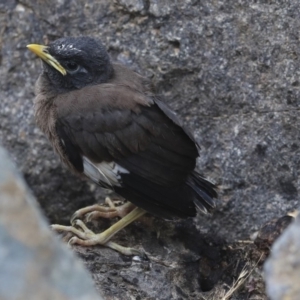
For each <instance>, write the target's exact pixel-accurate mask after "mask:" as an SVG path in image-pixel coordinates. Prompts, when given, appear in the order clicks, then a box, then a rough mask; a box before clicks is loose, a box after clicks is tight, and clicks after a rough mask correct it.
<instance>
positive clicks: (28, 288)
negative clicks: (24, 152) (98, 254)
mask: <svg viewBox="0 0 300 300" xmlns="http://www.w3.org/2000/svg"><path fill="white" fill-rule="evenodd" d="M0 245H1V247H0V299H1V300H14V299H32V300H47V299H49V300H50V299H58V300H60V299H61V300H62V299H64V300H67V299H70V300H71V299H72V300H75V299H78V300H92V299H95V300H96V299H98V300H100V299H102V298H101V297H100V295H99V293H98V292H96V290H95V287H94V284H93V282H92V280H91V277H90V275H89V274H87V271H86V270H85V269H84V267H83V265H82V264H81V263H80V262H79V261H78V259H77V258H76V257H75V255H74V254H73V253H72V252H71V251H70V250H69V249H67V248H66V246H62V245H61V242H60V241H59V240H58V239H57V238H55V237H54V234H53V233H52V232H51V231H50V228H49V225H48V223H47V222H46V221H45V220H44V218H43V217H42V215H41V212H40V209H39V207H38V205H37V203H36V200H35V199H34V197H33V196H32V194H31V192H30V191H29V190H28V188H27V186H26V184H25V183H24V181H23V179H22V178H21V177H20V175H19V173H18V172H17V171H16V169H15V166H14V165H13V164H12V162H11V161H10V159H9V157H8V154H7V153H6V152H5V151H4V150H3V148H1V147H0Z"/></svg>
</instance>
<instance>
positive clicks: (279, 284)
mask: <svg viewBox="0 0 300 300" xmlns="http://www.w3.org/2000/svg"><path fill="white" fill-rule="evenodd" d="M299 230H300V218H299V217H298V218H297V219H296V221H295V222H294V223H293V224H292V225H291V226H289V227H288V229H287V230H286V231H285V232H284V233H283V234H282V236H281V237H280V238H279V239H278V240H277V241H276V242H275V244H274V245H273V247H272V252H271V256H270V258H269V259H268V261H267V262H266V264H265V268H264V269H265V278H266V286H267V293H268V296H269V297H270V299H271V300H281V299H290V300H297V299H300V286H299V277H300V267H299V266H300V240H299Z"/></svg>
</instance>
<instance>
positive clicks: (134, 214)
mask: <svg viewBox="0 0 300 300" xmlns="http://www.w3.org/2000/svg"><path fill="white" fill-rule="evenodd" d="M145 213H146V211H145V210H143V209H141V208H138V207H136V208H135V209H134V210H132V211H131V212H130V213H129V214H127V215H126V216H125V217H123V218H122V219H121V220H119V221H118V222H117V223H115V224H114V225H112V226H111V227H110V228H108V229H106V230H105V231H103V232H102V233H99V234H96V233H94V232H93V231H91V230H90V229H88V228H87V227H86V225H85V224H84V223H83V222H82V221H81V220H78V219H77V220H75V221H74V222H73V226H62V225H52V228H53V229H54V230H57V231H64V232H71V233H72V234H74V235H75V236H74V237H72V238H71V239H70V240H69V243H70V244H79V245H82V246H93V245H103V246H106V247H109V248H112V249H114V250H117V251H119V252H120V253H122V254H125V255H141V254H142V253H140V252H139V251H138V250H135V249H132V248H125V247H122V246H120V245H118V244H116V243H114V242H111V241H110V239H111V238H112V237H113V236H114V235H115V234H116V233H118V232H119V231H120V230H122V229H123V228H125V227H126V226H127V225H129V224H130V223H132V222H133V221H135V220H137V219H138V218H140V217H141V216H142V215H144V214H145ZM74 226H76V227H78V228H79V229H78V228H76V227H74ZM142 255H143V254H142Z"/></svg>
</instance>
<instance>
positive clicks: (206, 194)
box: [186, 171, 218, 213]
mask: <svg viewBox="0 0 300 300" xmlns="http://www.w3.org/2000/svg"><path fill="white" fill-rule="evenodd" d="M186 183H187V185H188V186H190V187H191V188H192V190H193V191H194V194H195V199H194V203H195V205H196V207H197V208H198V209H199V210H200V211H202V212H204V213H207V212H209V211H211V210H212V209H213V208H215V206H216V205H215V202H214V198H217V196H218V194H217V192H216V186H215V185H214V184H213V183H212V182H210V181H208V180H207V179H205V178H204V177H203V176H201V175H200V174H199V173H197V172H195V171H194V172H193V173H192V174H191V175H190V176H189V178H188V180H187V182H186Z"/></svg>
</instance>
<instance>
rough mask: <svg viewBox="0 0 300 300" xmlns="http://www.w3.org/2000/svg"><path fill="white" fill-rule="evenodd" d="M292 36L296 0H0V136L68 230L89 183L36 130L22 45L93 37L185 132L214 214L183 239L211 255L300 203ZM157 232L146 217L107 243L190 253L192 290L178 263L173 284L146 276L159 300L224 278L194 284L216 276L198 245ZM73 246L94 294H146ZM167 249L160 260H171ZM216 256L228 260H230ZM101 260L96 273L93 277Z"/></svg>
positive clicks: (164, 271) (297, 24)
mask: <svg viewBox="0 0 300 300" xmlns="http://www.w3.org/2000/svg"><path fill="white" fill-rule="evenodd" d="M299 29H300V3H299V1H296V0H291V1H285V2H284V1H260V0H258V1H232V0H228V1H224V0H217V1H211V0H203V1H197V0H186V1H171V0H170V1H167V0H164V1H156V0H149V1H139V0H136V1H135V0H131V1H123V0H119V1H114V2H112V1H105V0H101V1H86V0H74V1H72V2H70V1H55V2H53V1H50V0H44V1H31V0H22V1H8V0H5V1H1V4H0V33H1V34H0V47H1V59H0V63H1V68H0V82H1V89H0V99H1V101H0V120H1V122H0V140H1V141H2V143H3V145H4V146H5V147H6V148H7V149H8V150H9V152H10V153H11V155H12V157H13V158H14V160H15V162H16V164H17V166H18V168H19V169H20V170H21V172H22V173H23V174H24V177H25V179H26V181H27V183H28V185H29V186H30V187H31V188H32V191H33V193H34V195H35V196H36V198H37V200H38V201H39V203H40V204H41V207H42V209H43V210H44V212H45V214H46V215H47V217H48V218H49V220H50V221H51V222H55V223H64V224H67V223H68V222H69V218H70V217H71V215H72V214H73V212H74V211H75V210H76V209H79V208H81V207H83V206H85V205H88V204H92V203H94V202H95V201H102V199H103V195H102V194H101V192H100V190H99V189H96V188H95V186H94V185H93V184H91V183H89V182H83V181H81V180H79V179H77V178H75V177H74V176H72V175H71V174H70V172H69V171H67V170H66V169H65V168H64V167H62V166H61V164H60V162H59V160H58V159H57V156H56V155H55V154H54V153H53V150H52V148H51V147H50V145H49V143H48V141H46V139H45V137H44V136H43V135H42V134H41V132H40V131H39V130H38V129H37V128H36V126H35V123H34V119H33V107H32V99H33V97H34V95H33V86H34V83H35V81H36V79H37V76H38V73H39V72H40V70H41V66H40V61H39V60H38V59H36V58H35V57H34V55H32V54H31V53H29V51H27V50H26V45H27V44H29V43H42V42H47V41H49V40H53V39H56V38H58V37H61V36H71V35H73V36H78V35H91V36H95V37H99V38H101V39H102V41H103V43H104V44H105V45H106V46H107V48H108V51H109V53H110V55H111V57H112V58H113V59H114V60H119V61H120V62H122V63H125V64H127V65H128V66H130V67H131V68H133V69H135V70H137V71H139V72H141V73H142V74H144V75H146V76H148V77H151V78H152V80H153V82H154V83H155V85H156V87H157V92H158V94H159V95H160V96H161V97H162V98H164V99H165V101H166V102H168V104H169V105H170V106H171V107H172V108H173V109H174V110H176V112H177V113H178V114H179V115H180V117H181V118H182V119H183V121H184V123H185V124H186V125H187V126H188V127H190V128H191V129H192V130H193V131H194V132H195V135H196V138H197V140H198V141H199V143H200V144H201V152H200V158H199V161H198V168H199V170H200V171H201V172H202V173H203V174H205V175H206V176H208V177H210V178H211V179H213V180H214V181H215V182H216V183H217V184H218V185H219V187H220V200H219V203H218V207H217V209H216V210H215V212H214V214H213V215H211V216H203V215H199V217H197V218H195V219H194V220H189V222H190V224H192V226H194V228H196V230H194V231H192V235H189V238H190V239H191V240H192V241H195V240H200V241H203V244H204V245H206V244H209V243H211V239H212V238H213V239H214V240H215V239H217V242H216V243H213V244H212V245H216V246H214V247H213V250H214V251H215V253H221V252H222V251H221V249H222V247H223V246H224V247H225V246H226V245H227V244H228V243H233V242H234V241H236V240H240V239H248V238H249V235H250V234H251V233H253V232H255V231H257V230H258V229H259V228H261V226H262V225H263V224H265V223H266V222H267V221H269V220H271V219H274V218H278V217H280V216H283V215H285V214H286V212H287V211H290V210H293V209H294V208H295V207H296V206H297V205H298V202H299V170H300V159H299V155H298V153H299V148H300V138H299V132H300V123H299V113H298V107H299V101H300V89H299V86H300V81H299V75H300V74H299V70H300V59H299V38H298V37H299ZM157 224H161V223H159V222H157V220H156V219H154V221H153V225H152V226H151V227H144V226H145V225H144V224H142V223H141V224H139V223H137V225H135V224H133V225H132V226H131V227H130V228H128V229H126V230H124V232H123V234H121V233H120V235H118V236H116V239H117V241H118V242H120V243H121V244H124V245H126V243H128V242H129V244H130V245H131V246H135V247H141V246H143V245H147V246H149V242H148V241H149V240H150V241H152V245H155V247H154V246H153V247H151V252H152V253H161V252H160V251H167V250H165V249H163V250H162V249H161V243H163V241H164V240H167V241H168V244H167V246H166V245H165V244H164V246H165V247H166V248H167V249H169V250H168V251H170V253H172V254H174V256H172V259H173V260H175V261H181V258H180V256H181V252H180V251H183V252H184V253H185V254H186V253H187V254H188V257H189V258H191V260H190V261H192V262H191V267H192V268H194V269H193V272H194V273H195V274H196V275H195V276H196V278H194V280H195V281H192V282H193V284H191V285H189V282H190V281H191V280H187V277H184V276H185V275H184V274H186V273H185V272H181V271H182V270H183V271H184V270H186V269H185V268H184V266H183V265H181V268H180V269H179V270H178V272H173V273H172V274H176V276H175V277H169V278H173V279H174V280H173V281H168V282H167V281H166V279H165V278H167V275H168V276H169V274H170V273H169V272H172V270H171V267H166V268H161V269H160V272H161V273H160V274H161V276H154V275H153V276H152V277H151V280H152V281H153V282H154V281H155V280H156V282H157V284H156V286H163V284H164V283H165V287H166V288H168V291H169V292H168V293H167V294H165V293H161V294H159V292H158V294H157V297H158V298H159V297H160V296H161V297H163V295H164V297H165V295H167V296H168V297H169V298H168V299H170V298H174V299H179V298H180V297H182V298H187V297H190V298H191V299H193V297H196V298H197V297H198V298H200V294H201V290H202V288H203V289H204V290H205V289H206V290H207V289H209V288H213V287H214V285H215V284H216V282H217V281H218V280H221V281H222V282H226V284H230V283H231V282H232V280H233V278H232V277H233V275H232V274H233V273H231V275H230V274H229V273H228V276H225V277H226V278H225V279H224V278H223V279H220V278H222V277H215V278H214V279H211V280H210V279H209V280H208V281H205V280H202V279H203V278H213V274H214V273H213V272H212V271H211V270H214V268H215V266H214V265H213V266H211V265H210V264H211V261H213V260H207V256H208V254H209V253H208V252H209V251H204V252H201V253H200V252H199V251H200V250H199V251H198V252H197V249H195V247H193V245H192V243H190V244H188V243H187V244H188V246H187V247H185V248H184V250H182V248H181V247H183V246H182V243H183V242H180V241H179V240H174V239H172V238H171V236H172V235H174V236H177V235H178V227H177V226H175V225H174V226H170V224H169V223H164V224H165V225H164V226H161V228H163V229H164V230H170V232H165V231H164V230H160V229H161V228H160V227H159V226H158V225H157ZM101 225H103V224H100V225H99V226H100V227H101ZM106 225H108V224H106ZM100 227H99V230H100ZM103 227H104V226H102V228H103ZM143 228H147V229H143ZM187 228H189V227H188V226H187ZM140 232H143V233H144V234H140ZM158 232H160V235H159V234H158ZM187 232H188V230H187ZM157 236H159V238H156V237H157ZM180 236H182V235H180ZM183 236H184V235H183ZM154 241H155V242H154ZM197 246H198V247H199V248H200V249H201V247H202V246H201V245H200V244H199V245H198V244H197ZM75 249H76V251H79V252H80V253H81V256H82V259H83V260H84V261H85V262H86V264H87V265H88V266H89V268H90V270H91V272H92V273H93V276H94V279H95V282H96V283H97V284H99V285H98V286H105V292H106V291H107V294H106V295H107V296H110V297H117V298H118V297H119V298H120V295H121V294H122V293H123V294H122V295H124V298H123V299H126V297H127V299H130V296H132V295H135V297H137V298H138V297H140V298H141V299H147V297H150V296H149V295H152V296H153V293H154V290H153V288H151V287H148V288H146V286H147V282H146V280H147V277H146V276H145V277H143V276H140V277H139V278H138V279H139V282H138V286H137V287H136V289H135V288H134V287H133V286H132V282H133V281H132V280H131V281H130V283H129V282H126V280H125V279H124V278H125V277H122V276H121V273H122V272H124V271H126V272H127V274H132V273H131V271H132V270H135V269H134V268H135V265H134V264H133V263H132V261H131V260H130V261H129V262H128V261H127V260H126V259H125V258H123V257H120V256H116V254H115V253H114V252H112V251H106V250H104V249H102V248H100V247H96V248H93V249H92V250H91V249H88V250H84V249H81V248H75ZM174 249H181V250H180V251H179V250H176V251H174ZM88 251H92V252H93V255H89V252H88ZM195 251H196V254H197V255H200V256H201V257H202V256H203V257H202V260H201V261H208V262H209V263H207V264H206V268H203V269H201V268H200V266H198V265H197V263H198V261H197V260H196V261H193V259H192V258H193V257H194V255H195ZM211 251H212V250H211ZM170 253H166V254H165V256H163V258H164V260H167V261H169V259H170V256H171V254H170ZM199 253H200V254H199ZM175 254H176V255H177V256H176V255H175ZM227 254H228V255H233V257H232V258H237V257H236V256H234V253H232V252H228V253H227ZM154 256H155V255H154ZM227 258H228V257H227ZM98 260H99V261H100V263H99V264H97V261H98ZM115 260H116V261H118V262H119V260H120V261H123V260H126V264H125V263H120V264H118V265H117V266H116V265H114V261H115ZM222 260H223V258H222V259H220V265H222ZM103 261H104V262H105V261H106V263H105V268H106V270H107V271H105V272H103V273H101V274H102V275H101V276H100V275H99V274H100V273H98V272H100V270H102V264H103ZM228 261H229V260H228ZM232 263H233V262H232ZM233 264H234V263H233ZM224 265H225V264H224ZM105 268H104V269H105ZM199 269H201V270H202V271H203V272H202V273H201V276H200V275H199V274H200V273H199V272H198V271H196V270H199ZM205 270H206V273H205ZM151 272H154V271H153V269H151ZM107 274H110V275H109V276H110V277H109V278H110V279H108V278H107V277H105V276H106V275H107ZM111 274H113V275H111ZM122 274H123V273H122ZM152 274H155V273H152ZM206 275H207V276H208V277H206ZM130 276H131V275H130ZM198 276H199V277H198ZM210 276H211V277H210ZM230 276H231V277H230ZM100 277H101V278H100ZM200 277H201V278H202V279H201V278H200ZM99 278H100V279H101V280H100V279H99ZM130 278H132V276H131V277H130ZM218 278H219V279H218ZM102 280H103V281H102ZM110 280H112V282H111V281H110ZM175 282H176V283H175ZM197 282H198V283H197ZM142 286H144V287H145V290H144V291H143V292H142V291H141V290H140V289H139V288H140V287H142ZM176 286H179V288H180V290H181V291H184V294H185V295H187V296H183V295H182V294H181V293H180V291H179V289H178V288H176ZM195 289H196V292H194V291H195ZM124 291H125V292H124ZM158 291H161V290H160V289H158ZM194 293H196V296H195V294H194ZM116 295H117V296H116ZM239 295H240V294H239ZM152 296H151V297H152ZM167 296H166V297H167ZM242 297H244V296H240V297H239V299H243V298H242ZM245 298H246V296H245ZM261 299H263V296H262V297H261Z"/></svg>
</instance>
